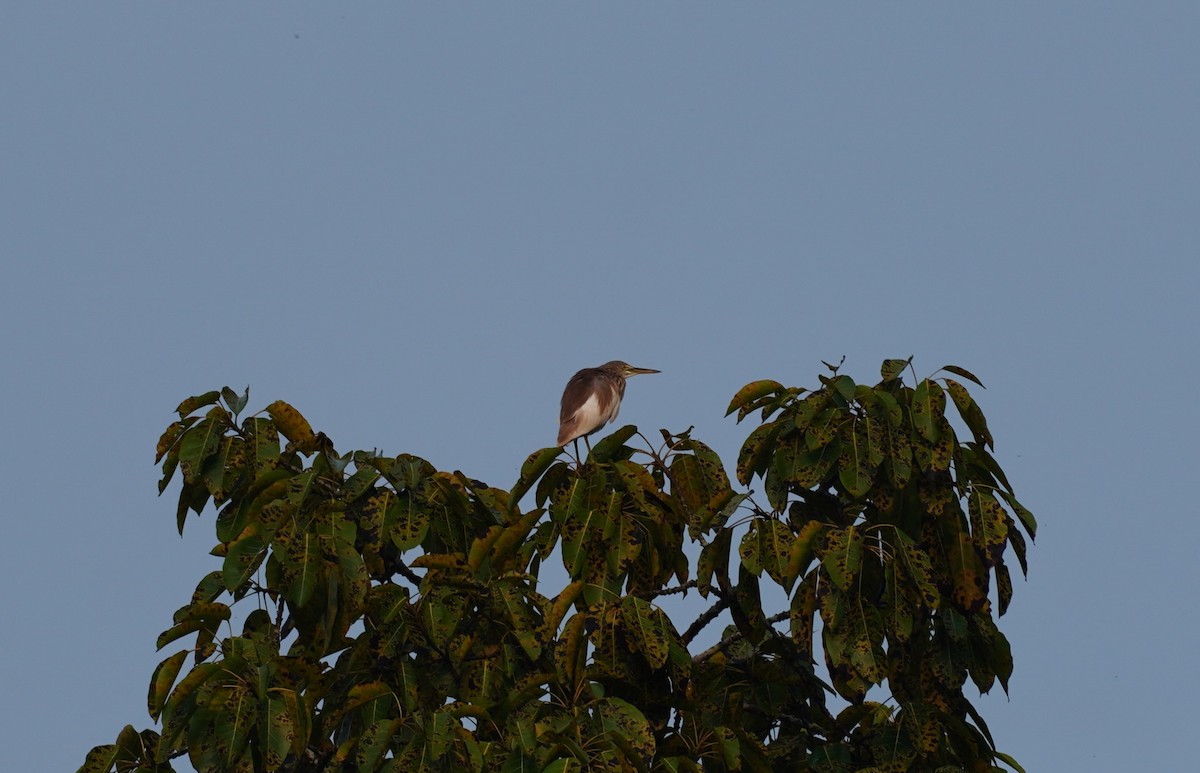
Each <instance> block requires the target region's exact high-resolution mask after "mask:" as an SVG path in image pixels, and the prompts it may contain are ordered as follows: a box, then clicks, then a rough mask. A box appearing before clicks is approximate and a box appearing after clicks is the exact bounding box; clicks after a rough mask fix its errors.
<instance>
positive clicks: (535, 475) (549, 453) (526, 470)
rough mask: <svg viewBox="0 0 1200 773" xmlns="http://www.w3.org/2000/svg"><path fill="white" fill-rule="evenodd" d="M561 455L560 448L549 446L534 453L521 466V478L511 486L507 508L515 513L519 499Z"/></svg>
mask: <svg viewBox="0 0 1200 773" xmlns="http://www.w3.org/2000/svg"><path fill="white" fill-rule="evenodd" d="M561 454H562V448H561V447H559V446H551V447H550V448H543V449H541V450H540V451H534V452H533V453H532V454H530V455H529V457H528V458H527V459H526V460H525V463H524V464H522V465H521V477H520V478H518V479H517V484H516V485H515V486H513V488H512V491H510V492H509V494H508V504H509V507H511V508H513V510H514V511H515V510H516V509H517V507H518V506H519V503H520V501H521V497H523V496H525V493H526V492H527V491H529V489H530V488H532V487H533V484H534V483H537V481H538V479H539V478H541V477H542V474H543V473H545V472H546V470H548V469H550V466H551V465H552V464H554V461H555V460H556V459H558V457H559V455H561Z"/></svg>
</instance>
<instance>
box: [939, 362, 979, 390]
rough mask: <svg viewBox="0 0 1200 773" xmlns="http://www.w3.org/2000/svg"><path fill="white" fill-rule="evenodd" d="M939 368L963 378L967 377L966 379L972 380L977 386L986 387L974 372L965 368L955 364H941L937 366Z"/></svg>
mask: <svg viewBox="0 0 1200 773" xmlns="http://www.w3.org/2000/svg"><path fill="white" fill-rule="evenodd" d="M939 370H946V371H949V372H951V373H953V374H954V375H956V376H962V377H963V378H965V379H967V380H968V381H974V382H975V383H976V384H978V385H979V386H981V387H983V388H984V389H987V387H984V386H983V382H982V381H980V380H979V379H978V378H977V377H976V376H975V374H974V373H972V372H971V371H969V370H967V369H966V368H960V367H958V366H957V365H943V366H942V367H941V368H939Z"/></svg>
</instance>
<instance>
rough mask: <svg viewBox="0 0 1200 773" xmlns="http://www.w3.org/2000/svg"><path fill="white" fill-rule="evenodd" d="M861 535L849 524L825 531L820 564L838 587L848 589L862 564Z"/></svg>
mask: <svg viewBox="0 0 1200 773" xmlns="http://www.w3.org/2000/svg"><path fill="white" fill-rule="evenodd" d="M862 551H863V542H862V536H861V535H859V534H858V532H857V530H856V529H855V528H854V527H853V526H851V527H849V528H847V529H829V530H828V531H826V532H825V549H824V555H823V556H822V558H821V564H822V566H824V567H825V571H826V572H828V573H829V579H830V580H832V581H833V584H834V585H836V586H837V587H838V588H840V589H842V590H844V591H848V590H850V586H851V585H853V584H854V578H855V577H857V576H858V570H859V567H860V566H861V565H862Z"/></svg>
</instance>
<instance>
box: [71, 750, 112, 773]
mask: <svg viewBox="0 0 1200 773" xmlns="http://www.w3.org/2000/svg"><path fill="white" fill-rule="evenodd" d="M120 754H121V750H120V749H119V748H118V747H117V745H116V744H113V743H110V744H105V745H103V746H95V747H93V748H92V750H91V751H89V752H88V753H87V757H86V758H84V760H83V766H82V767H80V768H79V770H78V771H76V773H109V771H110V770H112V769H113V765H115V764H116V762H117V757H118V756H120Z"/></svg>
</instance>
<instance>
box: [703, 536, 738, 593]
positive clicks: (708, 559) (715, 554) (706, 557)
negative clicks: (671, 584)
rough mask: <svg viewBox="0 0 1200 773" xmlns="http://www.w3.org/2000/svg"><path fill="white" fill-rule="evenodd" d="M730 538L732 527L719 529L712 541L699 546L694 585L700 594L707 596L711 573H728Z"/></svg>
mask: <svg viewBox="0 0 1200 773" xmlns="http://www.w3.org/2000/svg"><path fill="white" fill-rule="evenodd" d="M732 539H733V530H732V529H721V530H720V531H719V532H717V536H716V538H715V539H713V541H712V542H710V543H708V544H707V545H705V546H704V547H703V548H701V550H700V559H699V560H698V561H697V562H696V587H697V588H698V589H699V590H700V593H701V595H703V596H705V597H707V595H708V589H709V588H710V587H711V585H712V577H713V574H716V575H717V576H718V577H725V576H728V575H729V547H730V543H731V542H732Z"/></svg>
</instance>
